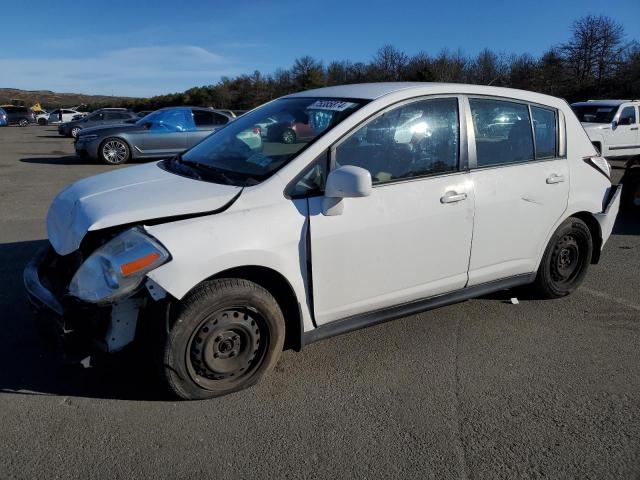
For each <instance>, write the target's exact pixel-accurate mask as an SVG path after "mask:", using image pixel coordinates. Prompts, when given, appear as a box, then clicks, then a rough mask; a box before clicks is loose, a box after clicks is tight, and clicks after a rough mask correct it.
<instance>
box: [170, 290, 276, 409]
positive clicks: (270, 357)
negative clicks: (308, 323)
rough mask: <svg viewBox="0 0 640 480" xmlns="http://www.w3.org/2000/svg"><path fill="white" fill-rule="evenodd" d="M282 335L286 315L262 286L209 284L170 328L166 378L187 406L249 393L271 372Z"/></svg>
mask: <svg viewBox="0 0 640 480" xmlns="http://www.w3.org/2000/svg"><path fill="white" fill-rule="evenodd" d="M284 333H285V327H284V318H283V315H282V311H281V310H280V307H279V305H278V303H277V302H276V300H275V299H274V298H273V296H272V295H271V294H270V293H269V292H267V291H266V290H265V289H264V288H262V287H261V286H259V285H257V284H255V283H253V282H249V281H247V280H241V279H218V280H212V281H209V282H205V283H204V284H202V285H201V286H200V287H198V288H197V289H196V290H195V291H194V292H193V293H191V294H190V295H189V296H188V297H187V298H186V299H185V300H184V301H183V302H182V304H181V306H180V307H179V312H178V313H177V316H176V317H175V319H174V322H173V324H172V325H171V327H170V328H169V332H168V335H167V338H166V341H165V342H164V347H163V351H162V361H161V373H162V376H163V378H164V380H165V382H166V384H167V386H168V387H169V389H170V391H172V392H173V393H174V394H175V395H177V396H178V397H180V398H183V399H187V400H196V399H204V398H213V397H218V396H221V395H226V394H228V393H231V392H235V391H238V390H242V389H245V388H247V387H249V386H251V385H253V384H255V383H256V382H258V381H259V380H260V379H261V378H262V377H264V376H265V375H266V374H267V373H268V372H270V371H271V370H273V368H274V367H275V365H276V363H277V362H278V359H279V358H280V354H281V353H282V348H283V345H284Z"/></svg>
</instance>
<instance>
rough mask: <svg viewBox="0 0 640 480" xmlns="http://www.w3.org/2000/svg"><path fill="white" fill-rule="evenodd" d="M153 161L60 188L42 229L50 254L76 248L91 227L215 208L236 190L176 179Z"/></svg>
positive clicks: (230, 199)
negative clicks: (44, 227)
mask: <svg viewBox="0 0 640 480" xmlns="http://www.w3.org/2000/svg"><path fill="white" fill-rule="evenodd" d="M159 165H160V163H159V162H158V163H150V164H146V165H139V166H134V167H127V168H121V169H118V170H115V171H113V172H109V173H103V174H100V175H96V176H93V177H89V178H85V179H83V180H80V181H78V182H76V183H73V184H71V185H70V186H69V187H67V188H66V189H64V190H63V191H62V192H60V193H59V194H58V196H57V197H56V198H55V199H54V200H53V203H52V204H51V207H50V208H49V213H48V215H47V233H48V236H49V241H50V242H51V245H52V246H53V248H54V249H55V250H56V252H58V253H59V254H60V255H67V254H69V253H71V252H73V251H74V250H77V249H78V248H79V247H80V242H81V241H82V239H83V238H84V236H85V235H86V233H87V232H88V231H91V230H101V229H103V228H108V227H114V226H117V225H124V224H128V223H134V222H143V221H145V220H152V219H154V218H163V217H172V216H178V215H188V214H198V213H204V212H210V211H214V210H217V209H220V208H222V207H224V206H225V205H227V204H228V203H229V202H230V201H232V200H233V199H234V198H235V197H236V195H238V193H239V192H240V190H241V187H235V186H232V185H220V184H217V183H209V182H203V181H199V180H193V179H190V178H186V177H181V176H179V175H176V174H173V173H171V172H167V171H165V170H163V169H162V168H160V166H159Z"/></svg>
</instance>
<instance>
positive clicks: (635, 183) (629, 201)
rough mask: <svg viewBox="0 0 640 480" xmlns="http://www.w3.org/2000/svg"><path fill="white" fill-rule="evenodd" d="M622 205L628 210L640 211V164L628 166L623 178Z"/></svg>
mask: <svg viewBox="0 0 640 480" xmlns="http://www.w3.org/2000/svg"><path fill="white" fill-rule="evenodd" d="M620 201H621V206H622V207H623V208H624V209H625V210H628V211H632V212H633V211H640V165H638V166H634V167H629V168H627V170H626V172H625V174H624V177H623V178H622V196H621V198H620Z"/></svg>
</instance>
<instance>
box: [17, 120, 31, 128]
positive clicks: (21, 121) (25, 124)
mask: <svg viewBox="0 0 640 480" xmlns="http://www.w3.org/2000/svg"><path fill="white" fill-rule="evenodd" d="M18 125H20V126H21V127H28V126H29V120H27V119H26V118H21V119H20V120H18Z"/></svg>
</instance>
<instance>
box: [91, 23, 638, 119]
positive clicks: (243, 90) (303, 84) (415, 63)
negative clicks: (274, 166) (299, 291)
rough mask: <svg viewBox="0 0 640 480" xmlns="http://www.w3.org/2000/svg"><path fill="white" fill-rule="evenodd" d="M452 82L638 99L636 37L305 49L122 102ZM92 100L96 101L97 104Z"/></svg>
mask: <svg viewBox="0 0 640 480" xmlns="http://www.w3.org/2000/svg"><path fill="white" fill-rule="evenodd" d="M389 81H419V82H455V83H473V84H480V85H493V86H501V87H511V88H519V89H524V90H532V91H536V92H541V93H547V94H550V95H554V96H557V97H562V98H565V99H566V100H567V101H569V102H573V101H578V100H586V99H589V98H640V44H639V43H638V42H637V41H636V40H629V39H627V37H626V35H625V32H624V28H623V27H622V25H621V24H620V23H618V22H616V21H614V20H613V19H611V18H609V17H607V16H602V15H599V16H594V15H588V16H585V17H582V18H580V19H578V20H576V21H575V22H574V23H573V25H572V27H571V36H570V38H569V40H568V41H567V42H566V43H563V44H560V45H554V46H551V47H550V48H549V49H547V50H546V51H545V52H544V53H543V54H542V55H540V56H539V57H535V56H533V55H530V54H528V53H522V54H505V53H496V52H493V51H491V50H489V49H484V50H482V51H481V52H480V53H478V54H477V55H476V56H468V55H465V54H464V53H463V52H462V51H460V50H457V51H450V50H448V49H446V48H445V49H443V50H441V51H440V52H439V53H438V54H436V55H430V54H428V53H426V52H419V53H417V54H415V55H412V56H409V55H407V54H405V53H404V52H402V51H401V50H399V49H397V48H396V47H394V46H393V45H384V46H383V47H381V48H380V49H379V50H378V51H377V52H376V53H375V55H374V56H373V58H372V59H371V61H369V62H368V63H364V62H351V61H349V60H340V61H332V62H330V63H328V64H326V65H325V64H324V63H323V62H321V61H319V60H316V59H314V58H313V57H311V56H303V57H300V58H298V59H296V60H295V61H294V62H293V65H292V66H291V68H289V69H279V70H276V71H275V72H274V73H272V74H268V75H265V74H262V73H261V72H259V71H257V70H256V71H255V72H253V73H252V74H248V75H239V76H237V77H235V78H228V77H222V78H221V79H220V81H219V82H218V83H216V84H214V85H206V86H201V87H193V88H190V89H189V90H186V91H185V92H182V93H171V94H167V95H160V96H155V97H151V98H147V99H137V100H134V101H127V102H123V103H122V105H121V106H125V107H128V108H132V109H134V110H136V111H138V110H155V109H157V108H161V107H166V106H175V105H194V106H202V105H205V106H213V107H215V108H224V109H232V110H248V109H250V108H253V107H255V106H257V105H260V104H261V103H264V102H266V101H269V100H271V99H274V98H277V97H279V96H282V95H286V94H289V93H293V92H297V91H301V90H307V89H311V88H318V87H323V86H330V85H339V84H348V83H362V82H389ZM94 107H97V105H95V106H94Z"/></svg>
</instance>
